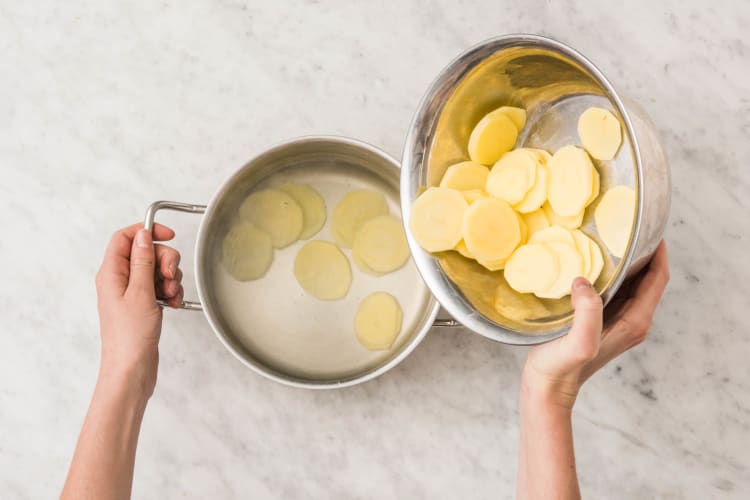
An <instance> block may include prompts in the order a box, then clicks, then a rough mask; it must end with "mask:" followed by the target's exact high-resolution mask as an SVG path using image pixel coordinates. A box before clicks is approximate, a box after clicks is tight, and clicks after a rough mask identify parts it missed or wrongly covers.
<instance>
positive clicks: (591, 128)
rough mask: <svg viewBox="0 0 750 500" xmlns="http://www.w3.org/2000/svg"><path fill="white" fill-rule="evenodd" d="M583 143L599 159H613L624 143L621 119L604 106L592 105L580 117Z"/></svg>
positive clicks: (580, 135)
mask: <svg viewBox="0 0 750 500" xmlns="http://www.w3.org/2000/svg"><path fill="white" fill-rule="evenodd" d="M578 137H580V139H581V144H583V147H584V148H586V151H588V152H589V154H590V155H591V156H593V157H594V158H596V159H597V160H611V159H612V158H614V157H615V155H616V154H617V150H618V149H620V144H622V130H621V129H620V121H619V120H618V119H617V118H616V117H615V115H613V114H612V113H611V112H610V111H608V110H606V109H604V108H596V107H591V108H589V109H587V110H586V111H584V112H583V113H581V116H580V117H579V118H578Z"/></svg>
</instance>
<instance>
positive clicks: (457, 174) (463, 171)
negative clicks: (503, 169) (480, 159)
mask: <svg viewBox="0 0 750 500" xmlns="http://www.w3.org/2000/svg"><path fill="white" fill-rule="evenodd" d="M489 173H490V169H489V168H487V167H485V166H484V165H480V164H479V163H474V162H473V161H462V162H461V163H456V164H455V165H451V166H450V167H448V169H447V170H446V171H445V174H443V179H442V180H441V181H440V187H445V188H451V189H457V190H459V191H468V190H470V189H484V185H485V184H486V183H487V175H488V174H489Z"/></svg>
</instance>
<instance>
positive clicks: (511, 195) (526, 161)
mask: <svg viewBox="0 0 750 500" xmlns="http://www.w3.org/2000/svg"><path fill="white" fill-rule="evenodd" d="M536 166H537V163H536V160H535V159H534V157H533V156H532V155H530V154H529V153H528V152H526V151H524V150H521V149H517V150H514V151H510V152H509V153H505V154H504V155H503V156H502V158H500V160H499V161H498V162H497V163H495V165H494V166H493V167H492V170H490V174H489V176H487V185H486V187H485V190H486V191H487V192H488V193H489V194H491V195H492V196H494V197H496V198H500V199H501V200H505V201H507V202H508V203H510V204H511V205H513V204H516V203H519V202H520V201H521V200H523V198H524V196H526V193H528V192H529V190H530V189H531V188H532V187H533V186H534V182H535V181H536V172H537V170H536Z"/></svg>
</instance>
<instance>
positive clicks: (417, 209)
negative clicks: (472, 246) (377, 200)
mask: <svg viewBox="0 0 750 500" xmlns="http://www.w3.org/2000/svg"><path fill="white" fill-rule="evenodd" d="M468 207H469V204H468V203H466V200H465V199H464V197H463V195H462V194H461V192H460V191H456V190H455V189H449V188H441V187H431V188H429V189H428V190H427V191H425V192H424V193H422V194H421V195H419V197H418V198H417V199H416V200H415V201H414V204H413V205H412V207H411V217H410V218H409V230H410V231H411V234H412V235H413V236H414V239H415V240H417V243H419V246H421V247H422V248H424V249H425V250H427V251H428V252H442V251H444V250H451V249H453V248H454V247H455V246H456V245H457V244H458V242H459V241H460V240H461V225H462V224H463V219H464V212H465V211H466V209H467V208H468Z"/></svg>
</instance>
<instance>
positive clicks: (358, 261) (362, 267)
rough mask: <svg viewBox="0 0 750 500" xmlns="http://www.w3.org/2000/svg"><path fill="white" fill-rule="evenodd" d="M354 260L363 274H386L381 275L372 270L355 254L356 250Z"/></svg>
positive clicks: (353, 252)
mask: <svg viewBox="0 0 750 500" xmlns="http://www.w3.org/2000/svg"><path fill="white" fill-rule="evenodd" d="M352 260H353V261H354V263H355V264H356V265H357V268H358V269H359V270H360V271H362V272H363V273H367V274H369V275H372V276H382V275H383V274H384V273H379V272H377V271H376V270H374V269H372V268H371V267H370V266H368V265H367V264H366V263H365V261H363V260H362V258H361V257H360V256H359V254H358V253H357V252H355V251H354V250H352Z"/></svg>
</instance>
